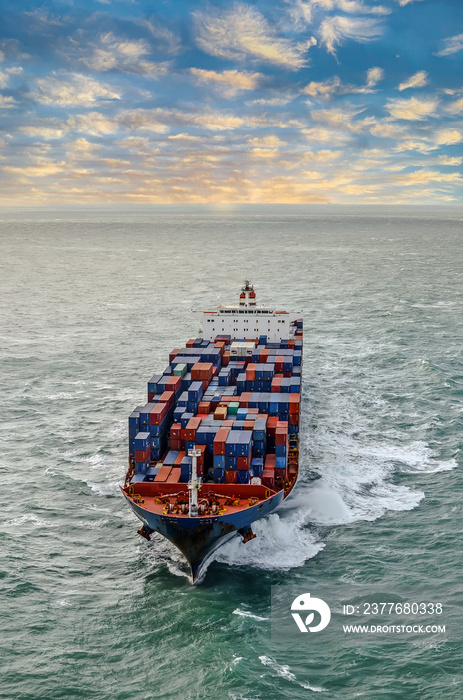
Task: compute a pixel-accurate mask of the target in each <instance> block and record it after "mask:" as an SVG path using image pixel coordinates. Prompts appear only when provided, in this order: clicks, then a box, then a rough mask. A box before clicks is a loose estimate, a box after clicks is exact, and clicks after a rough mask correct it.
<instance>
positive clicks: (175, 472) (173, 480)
mask: <svg viewBox="0 0 463 700" xmlns="http://www.w3.org/2000/svg"><path fill="white" fill-rule="evenodd" d="M181 471H182V470H181V469H180V467H175V469H172V470H171V472H170V474H169V476H168V477H167V479H166V484H178V483H179V481H180V473H181Z"/></svg>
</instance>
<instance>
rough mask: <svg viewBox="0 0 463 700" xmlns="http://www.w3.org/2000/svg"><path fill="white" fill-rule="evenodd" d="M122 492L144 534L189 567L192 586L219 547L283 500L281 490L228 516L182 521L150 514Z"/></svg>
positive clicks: (198, 580) (199, 579) (190, 518)
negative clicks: (167, 545)
mask: <svg viewBox="0 0 463 700" xmlns="http://www.w3.org/2000/svg"><path fill="white" fill-rule="evenodd" d="M122 493H123V494H124V496H125V498H126V500H127V502H128V503H129V505H130V507H131V508H132V510H133V512H134V513H135V515H136V516H137V518H139V519H140V520H141V521H142V523H143V525H144V526H145V528H146V530H145V531H147V532H148V533H151V532H157V533H159V534H160V535H162V536H163V537H165V538H166V539H168V540H170V542H172V543H173V544H174V545H175V546H176V547H177V549H179V550H180V551H181V552H182V554H183V555H184V557H185V558H186V560H187V561H188V563H189V565H190V567H191V573H192V578H193V583H199V582H200V581H201V578H202V575H203V573H204V570H205V566H206V564H207V562H208V561H209V560H210V558H211V556H212V554H213V553H214V552H215V551H216V550H217V549H218V548H219V547H221V546H222V545H223V544H225V542H227V541H228V540H230V539H231V538H232V537H234V536H236V534H237V533H247V532H249V531H250V528H251V525H252V523H254V522H255V521H256V520H259V519H260V518H263V517H265V516H267V515H269V514H270V513H272V512H273V511H274V510H276V508H278V506H279V505H280V504H281V502H282V501H283V498H284V491H279V492H277V493H275V494H274V495H273V496H271V497H270V498H268V499H266V500H265V501H263V502H262V503H259V504H256V505H254V506H250V507H249V508H246V509H243V510H240V511H238V512H236V513H232V514H230V515H221V516H216V517H213V516H212V517H208V518H205V517H200V518H193V517H188V518H185V517H181V516H180V517H176V516H169V515H160V514H158V513H153V512H152V511H150V510H147V509H145V508H143V507H142V506H141V505H139V504H137V503H134V501H133V500H132V499H131V498H130V497H129V496H127V494H126V493H125V492H124V491H122Z"/></svg>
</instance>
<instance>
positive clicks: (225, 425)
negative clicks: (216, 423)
mask: <svg viewBox="0 0 463 700" xmlns="http://www.w3.org/2000/svg"><path fill="white" fill-rule="evenodd" d="M220 427H221V428H233V421H232V420H223V421H222V425H221V426H220Z"/></svg>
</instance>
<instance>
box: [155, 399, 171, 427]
mask: <svg viewBox="0 0 463 700" xmlns="http://www.w3.org/2000/svg"><path fill="white" fill-rule="evenodd" d="M168 408H169V407H168V405H167V404H166V403H157V404H155V405H154V406H153V408H152V409H151V411H150V425H161V423H162V421H163V420H164V418H165V417H166V416H167V411H168Z"/></svg>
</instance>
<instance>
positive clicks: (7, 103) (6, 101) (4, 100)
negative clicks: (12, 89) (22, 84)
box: [0, 95, 18, 109]
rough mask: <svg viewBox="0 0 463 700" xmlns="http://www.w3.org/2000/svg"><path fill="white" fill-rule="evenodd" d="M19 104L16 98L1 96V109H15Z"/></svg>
mask: <svg viewBox="0 0 463 700" xmlns="http://www.w3.org/2000/svg"><path fill="white" fill-rule="evenodd" d="M17 104H18V103H17V102H16V100H15V99H14V97H10V96H6V95H0V109H11V108H12V107H15V106H16V105H17Z"/></svg>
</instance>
